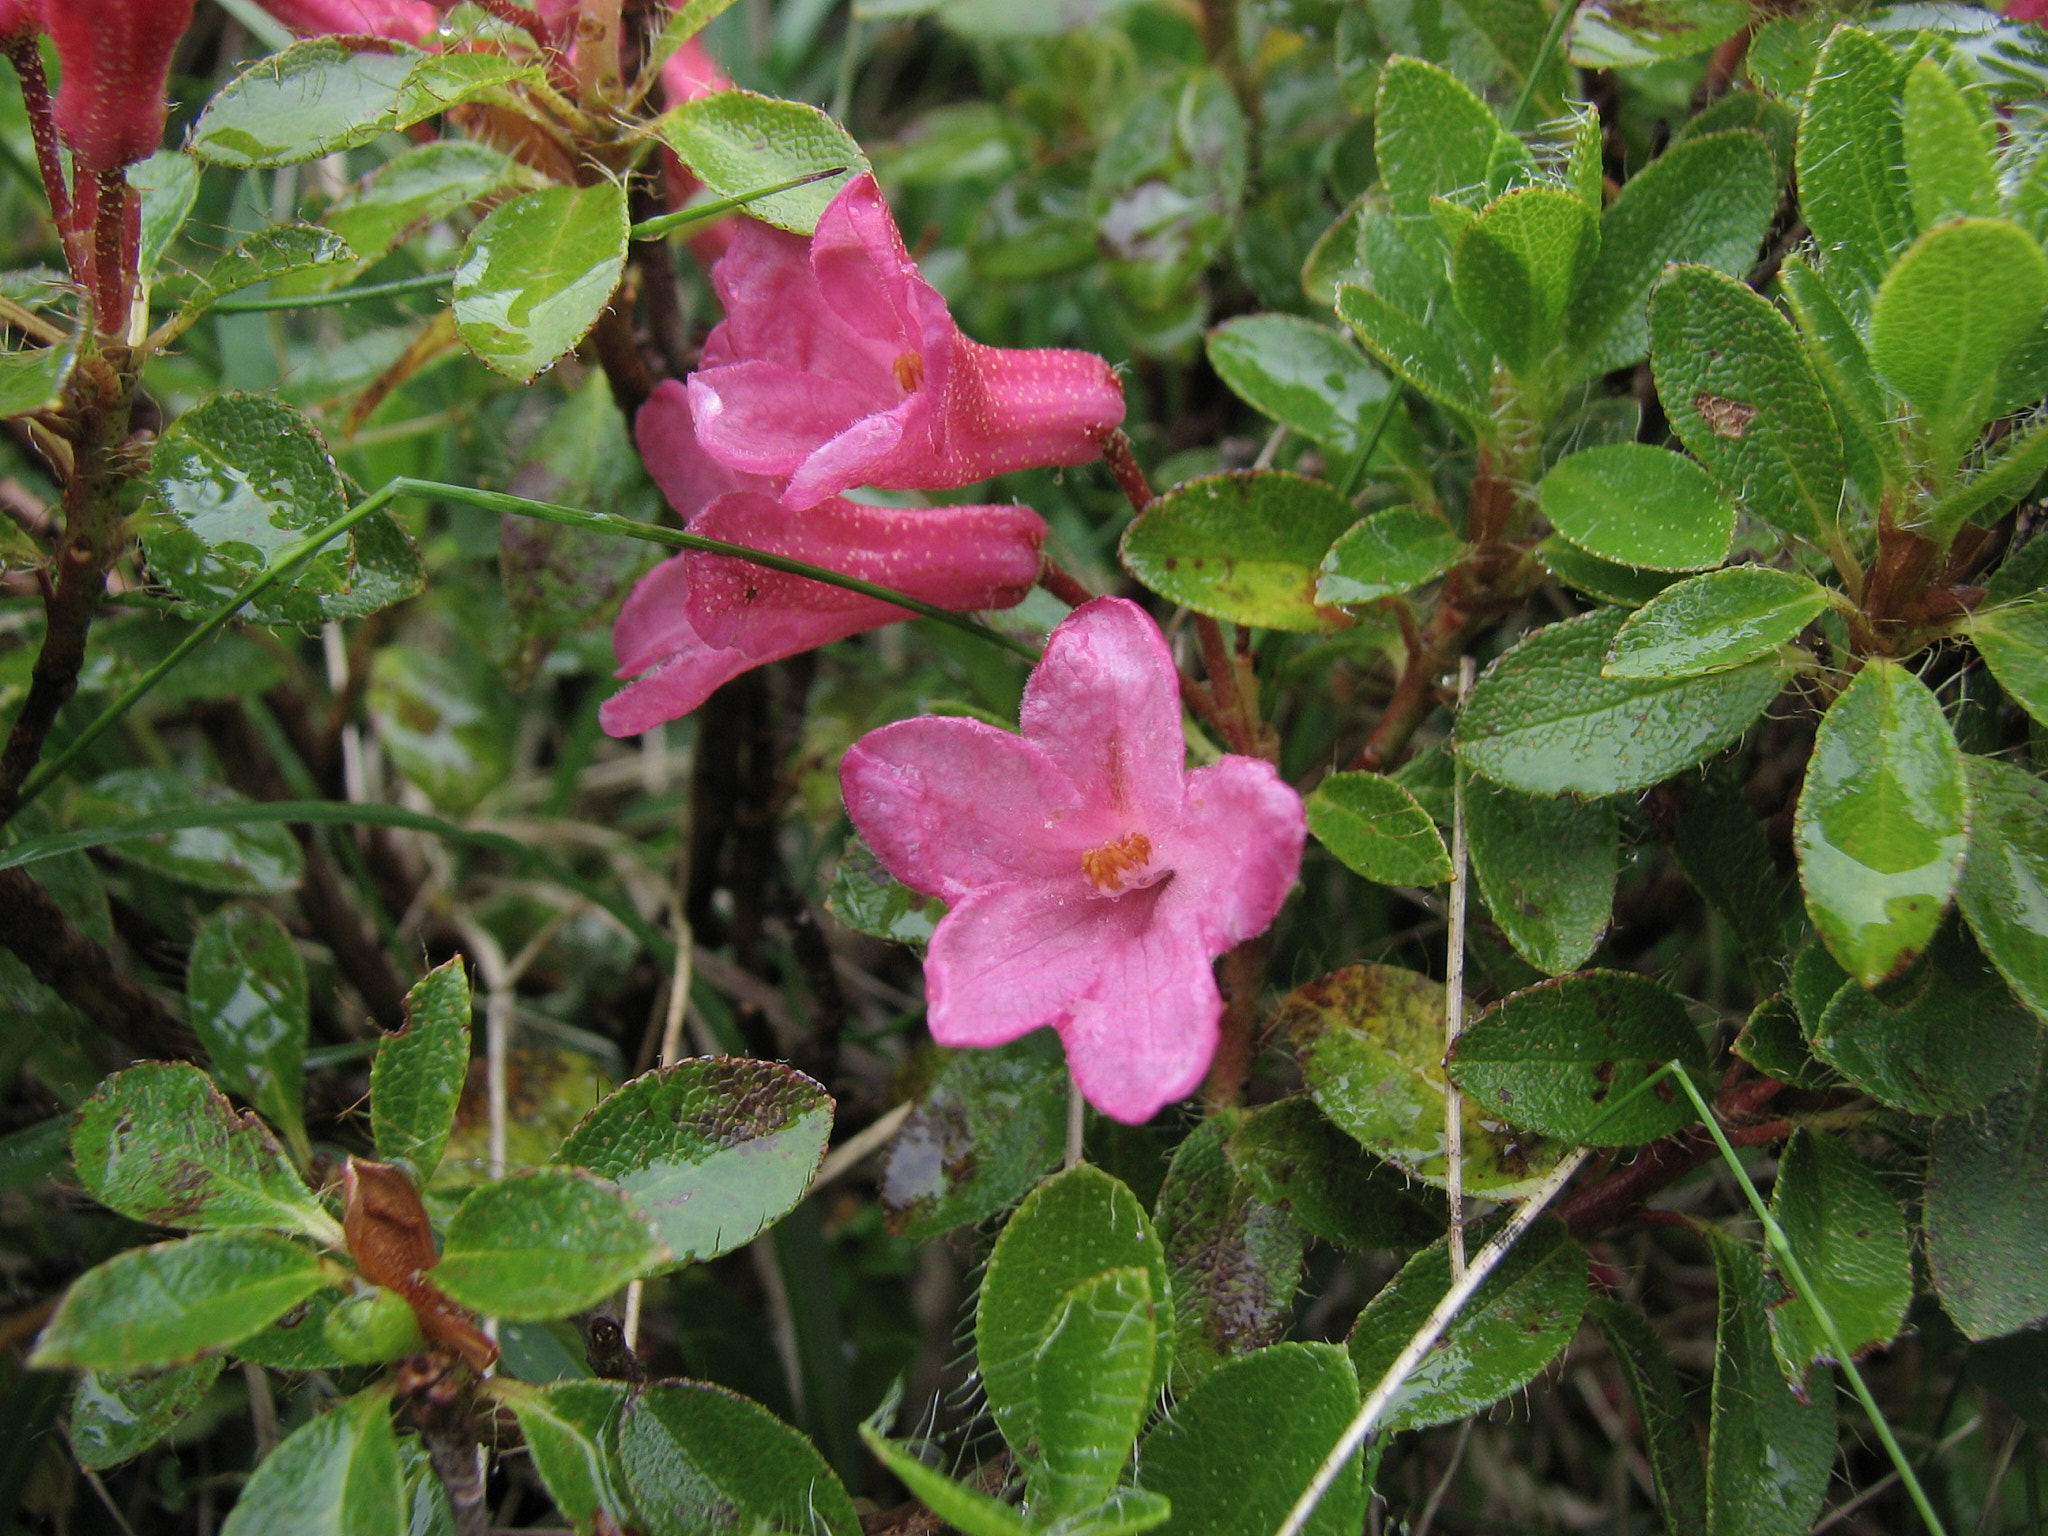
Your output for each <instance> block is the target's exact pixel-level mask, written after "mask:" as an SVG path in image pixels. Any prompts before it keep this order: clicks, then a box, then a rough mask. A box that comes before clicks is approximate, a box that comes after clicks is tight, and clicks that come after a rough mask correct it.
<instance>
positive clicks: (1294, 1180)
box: [1223, 1096, 1444, 1249]
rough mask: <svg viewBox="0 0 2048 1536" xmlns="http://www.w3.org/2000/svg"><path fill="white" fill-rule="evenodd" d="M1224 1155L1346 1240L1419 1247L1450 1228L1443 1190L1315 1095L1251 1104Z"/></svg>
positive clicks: (1305, 1221) (1324, 1231)
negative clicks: (1346, 1127)
mask: <svg viewBox="0 0 2048 1536" xmlns="http://www.w3.org/2000/svg"><path fill="white" fill-rule="evenodd" d="M1223 1155H1224V1156H1225V1157H1227V1158H1228V1159H1229V1160H1230V1166H1231V1167H1232V1168H1234V1169H1236V1170H1237V1175H1238V1177H1239V1178H1241V1179H1243V1180H1244V1181H1245V1183H1247V1184H1249V1185H1250V1186H1251V1188H1252V1190H1253V1191H1254V1192H1255V1193H1256V1194H1257V1195H1258V1196H1259V1198H1260V1199H1262V1200H1264V1201H1265V1202H1266V1203H1267V1204H1269V1205H1272V1206H1275V1207H1277V1208H1278V1209H1280V1210H1283V1211H1285V1212H1287V1213H1288V1214H1289V1215H1290V1216H1292V1217H1293V1218H1294V1220H1295V1222H1296V1223H1297V1224H1298V1225H1299V1226H1300V1227H1301V1229H1302V1230H1303V1231H1305V1232H1307V1233H1309V1234H1310V1235H1312V1236H1315V1237H1319V1238H1321V1239H1322V1240H1323V1241H1324V1242H1328V1243H1335V1244H1337V1245H1338V1246H1339V1247H1341V1248H1404V1249H1405V1248H1419V1247H1421V1246H1422V1245H1423V1244H1424V1243H1427V1242H1428V1241H1429V1240H1430V1239H1431V1238H1433V1237H1435V1236H1436V1235H1437V1234H1438V1233H1439V1232H1441V1231H1442V1230H1443V1226H1444V1223H1443V1213H1442V1212H1441V1210H1439V1209H1437V1206H1438V1205H1439V1204H1440V1203H1441V1202H1439V1201H1437V1200H1436V1199H1435V1191H1434V1190H1431V1189H1430V1188H1428V1187H1427V1186H1426V1185H1425V1186H1418V1185H1415V1184H1412V1183H1410V1182H1409V1180H1408V1179H1406V1178H1405V1177H1403V1176H1402V1175H1401V1174H1399V1173H1397V1172H1395V1170H1393V1169H1392V1168H1390V1167H1388V1166H1387V1165H1386V1164H1385V1163H1383V1162H1381V1161H1380V1160H1379V1159H1378V1158H1376V1157H1374V1156H1372V1154H1370V1153H1369V1152H1367V1151H1366V1150H1365V1149H1364V1148H1363V1147H1361V1146H1360V1145H1359V1144H1358V1143H1357V1142H1356V1141H1354V1140H1353V1139H1352V1138H1351V1137H1349V1136H1347V1135H1345V1134H1344V1133H1343V1132H1342V1131H1340V1130H1339V1129H1337V1127H1336V1126H1335V1125H1333V1124H1331V1123H1330V1120H1329V1117H1328V1116H1326V1115H1325V1114H1324V1113H1323V1112H1322V1111H1321V1110H1319V1109H1317V1108H1316V1106H1315V1102H1314V1101H1313V1100H1312V1099H1308V1098H1304V1097H1300V1096H1297V1097H1294V1098H1288V1099H1282V1100H1281V1101H1280V1102H1279V1103H1277V1104H1268V1105H1266V1106H1264V1107H1263V1108H1260V1109H1255V1110H1253V1111H1251V1113H1250V1114H1248V1115H1246V1116H1245V1117H1244V1119H1243V1120H1242V1121H1240V1122H1239V1123H1238V1125H1237V1128H1236V1129H1235V1130H1233V1131H1232V1132H1231V1133H1230V1138H1229V1140H1227V1141H1226V1142H1225V1143H1224V1145H1223Z"/></svg>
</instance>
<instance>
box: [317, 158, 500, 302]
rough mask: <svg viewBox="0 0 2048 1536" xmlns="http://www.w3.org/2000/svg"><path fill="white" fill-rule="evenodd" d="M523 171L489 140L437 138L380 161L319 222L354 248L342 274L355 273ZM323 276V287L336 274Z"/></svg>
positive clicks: (358, 272) (328, 283)
mask: <svg viewBox="0 0 2048 1536" xmlns="http://www.w3.org/2000/svg"><path fill="white" fill-rule="evenodd" d="M519 174H520V173H519V169H518V167H517V166H516V165H515V164H514V163H513V162H512V160H511V159H510V158H508V157H507V156H506V155H505V154H503V153H502V152H501V151H499V150H496V149H493V148H492V147H491V146H490V145H488V144H482V143H478V142H476V141H475V140H472V139H435V140H432V141H430V142H428V143H425V144H418V145H415V146H414V147H412V148H411V149H408V150H405V151H403V152H402V153H400V154H397V155H394V156H392V157H391V158H390V159H389V160H387V161H385V162H384V163H383V164H382V165H380V166H378V167H377V169H376V170H374V171H372V172H371V173H370V174H369V175H368V176H366V177H364V178H363V179H362V180H361V181H360V182H358V183H356V184H355V185H354V186H352V187H351V188H349V190H348V191H347V192H345V193H344V194H342V196H341V198H340V199H339V200H338V201H336V202H335V204H334V205H333V206H332V207H331V208H329V209H328V210H327V212H326V213H325V214H323V215H322V216H321V222H322V223H323V224H325V225H327V227H328V228H330V229H332V230H334V231H335V232H336V233H338V234H339V235H340V236H341V237H342V238H343V239H344V240H346V241H347V242H348V243H349V245H350V247H351V248H352V249H353V250H354V251H355V254H356V259H355V261H354V262H353V263H351V264H350V265H349V266H348V267H347V268H345V269H342V274H343V275H345V276H350V277H353V276H356V275H359V274H360V273H361V272H362V270H364V269H365V268H367V267H368V266H370V265H371V264H372V263H374V262H376V261H377V260H378V259H379V258H381V257H383V256H385V255H386V254H388V253H389V252H390V251H392V250H393V249H395V248H396V247H397V246H398V244H399V243H400V242H401V241H403V240H404V239H405V238H406V237H407V236H408V235H410V234H412V233H413V232H414V231H416V230H418V229H420V228H422V227H424V226H425V225H428V224H430V223H432V222H433V221H434V220H436V219H440V218H445V217H447V216H448V215H449V214H451V213H455V212H458V211H459V210H461V209H463V208H466V207H468V206H469V205H470V204H472V203H474V202H476V201H477V200H478V199H480V198H482V197H485V196H488V195H489V194H491V193H493V192H497V191H499V190H501V189H503V188H506V187H509V186H514V185H517V183H518V180H519ZM320 276H321V277H322V278H323V279H324V281H322V282H321V283H320V284H319V286H321V287H327V286H331V284H332V281H333V277H332V274H330V273H328V272H325V271H323V272H322V273H321V274H320ZM294 286H301V285H300V284H294Z"/></svg>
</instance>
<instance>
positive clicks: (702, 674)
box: [597, 645, 761, 736]
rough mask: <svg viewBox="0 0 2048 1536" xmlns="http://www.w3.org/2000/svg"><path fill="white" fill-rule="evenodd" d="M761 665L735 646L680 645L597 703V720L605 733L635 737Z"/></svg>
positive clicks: (684, 712) (688, 710) (677, 717)
mask: <svg viewBox="0 0 2048 1536" xmlns="http://www.w3.org/2000/svg"><path fill="white" fill-rule="evenodd" d="M760 664H761V663H760V659H759V658H756V657H753V656H749V655H747V654H746V652H744V651H739V650H722V651H721V650H713V649H711V648H710V647H708V646H703V645H699V646H698V647H696V648H695V649H691V650H679V651H678V652H677V653H676V654H675V655H673V656H671V657H669V658H668V660H666V661H664V662H663V663H662V664H661V665H660V666H659V667H657V668H656V669H655V670H654V671H652V672H650V673H648V674H647V675H646V676H645V677H643V678H640V679H639V680H638V681H636V682H632V683H628V684H627V685H626V686H625V687H624V688H621V689H620V690H619V691H618V692H617V693H615V694H613V695H612V696H611V697H610V698H608V699H606V700H605V701H604V703H602V704H600V705H599V706H598V709H597V721H598V724H599V725H601V726H603V727H604V730H605V734H606V735H608V736H638V735H639V734H640V733H641V732H642V731H651V730H653V729H654V727H656V726H657V725H661V724H663V723H665V722H667V721H670V720H680V719H682V717H683V716H685V715H687V714H689V713H691V712H692V711H693V710H695V709H696V708H698V706H700V705H701V704H703V702H704V701H705V700H706V699H708V698H710V697H711V695H712V694H713V693H714V692H716V691H717V690H718V689H719V688H721V687H723V686H724V685H725V684H727V683H729V682H731V681H732V680H733V679H734V678H736V677H738V676H739V675H740V674H741V673H742V672H745V671H747V670H748V669H749V668H750V667H757V666H759V665H760Z"/></svg>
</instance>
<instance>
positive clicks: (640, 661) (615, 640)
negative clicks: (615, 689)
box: [612, 555, 703, 677]
mask: <svg viewBox="0 0 2048 1536" xmlns="http://www.w3.org/2000/svg"><path fill="white" fill-rule="evenodd" d="M689 561H690V557H689V556H688V555H675V556H672V557H671V558H669V559H667V560H664V561H662V562H661V564H659V565H657V566H656V567H655V568H654V569H653V570H651V571H649V572H648V573H647V574H646V575H645V576H642V577H641V578H640V579H639V580H638V581H636V582H635V583H633V590H632V591H631V592H628V593H627V594H626V601H625V603H624V605H623V606H621V607H620V609H619V617H618V620H617V622H615V623H614V624H613V625H612V651H613V653H614V654H615V655H617V657H618V659H619V671H618V675H619V676H620V677H630V676H632V675H633V674H634V673H635V672H644V671H646V670H647V669H648V668H649V667H653V666H658V665H660V664H661V662H662V661H664V660H665V659H666V658H668V657H669V656H672V655H674V654H675V653H676V652H678V651H682V650H688V649H693V648H695V647H698V646H701V645H702V644H703V640H702V639H701V638H700V637H699V636H698V634H697V631H696V630H694V629H692V628H691V627H690V607H689V605H690V565H689Z"/></svg>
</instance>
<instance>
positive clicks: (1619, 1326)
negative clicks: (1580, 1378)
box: [1586, 1296, 1707, 1536]
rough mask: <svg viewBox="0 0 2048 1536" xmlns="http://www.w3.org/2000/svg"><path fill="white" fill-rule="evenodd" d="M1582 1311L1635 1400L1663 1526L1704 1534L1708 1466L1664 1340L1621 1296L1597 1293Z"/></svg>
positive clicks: (1681, 1533)
mask: <svg viewBox="0 0 2048 1536" xmlns="http://www.w3.org/2000/svg"><path fill="white" fill-rule="evenodd" d="M1586 1312H1587V1315H1588V1316H1590V1317H1591V1318H1592V1319H1593V1321H1594V1323H1595V1324H1597V1325H1598V1327H1599V1329H1600V1332H1601V1333H1602V1334H1603V1335H1604V1336H1605V1337H1606V1339H1607V1348H1608V1350H1609V1352H1610V1353H1611V1354H1612V1355H1613V1356H1614V1363H1615V1366H1616V1367H1617V1368H1618V1369H1619V1370H1620V1372H1621V1379H1622V1380H1623V1381H1624V1382H1625V1383H1627V1385H1628V1391H1629V1396H1630V1397H1631V1398H1633V1399H1634V1401H1635V1405H1636V1417H1637V1418H1638V1419H1639V1420H1641V1421H1642V1426H1643V1450H1644V1452H1645V1453H1646V1454H1647V1457H1648V1460H1649V1463H1650V1475H1651V1477H1652V1478H1653V1479H1655V1481H1656V1485H1657V1503H1658V1506H1659V1509H1660V1511H1661V1513H1662V1514H1663V1516H1664V1529H1665V1530H1666V1531H1667V1532H1669V1533H1670V1536H1705V1533H1706V1529H1707V1478H1706V1468H1705V1467H1704V1466H1703V1465H1702V1464H1701V1462H1700V1446H1699V1440H1698V1437H1697V1436H1695V1435H1694V1433H1693V1427H1692V1415H1691V1414H1689V1413H1687V1412H1686V1406H1685V1389H1684V1388H1683V1387H1682V1386H1681V1385H1680V1384H1679V1380H1678V1371H1677V1369H1676V1368H1675V1367H1674V1366H1673V1365H1672V1364H1671V1356H1670V1354H1669V1353H1668V1352H1667V1351H1666V1350H1665V1348H1664V1342H1663V1340H1661V1339H1659V1338H1658V1337H1657V1333H1656V1330H1655V1329H1653V1328H1652V1327H1651V1326H1650V1322H1649V1319H1648V1318H1646V1317H1644V1316H1643V1314H1642V1313H1640V1312H1638V1311H1637V1310H1636V1309H1635V1308H1634V1307H1631V1306H1628V1305H1627V1304H1625V1303H1623V1302H1619V1301H1613V1300H1610V1299H1609V1298H1608V1297H1605V1296H1595V1297H1594V1298H1593V1300H1592V1301H1591V1302H1590V1303H1589V1304H1588V1305H1587V1307H1586Z"/></svg>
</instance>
